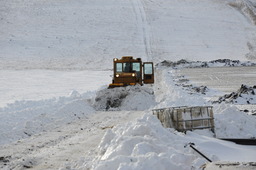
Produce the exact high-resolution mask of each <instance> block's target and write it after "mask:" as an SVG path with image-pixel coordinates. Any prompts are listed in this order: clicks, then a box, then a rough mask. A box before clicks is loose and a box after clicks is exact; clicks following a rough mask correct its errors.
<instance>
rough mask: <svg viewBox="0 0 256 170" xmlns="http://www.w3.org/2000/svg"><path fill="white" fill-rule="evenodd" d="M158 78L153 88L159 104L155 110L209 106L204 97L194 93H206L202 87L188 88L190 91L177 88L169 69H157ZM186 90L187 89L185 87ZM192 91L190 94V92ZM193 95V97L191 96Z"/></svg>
mask: <svg viewBox="0 0 256 170" xmlns="http://www.w3.org/2000/svg"><path fill="white" fill-rule="evenodd" d="M156 72H157V74H158V77H156V78H157V80H156V82H157V83H156V84H155V86H154V88H155V89H154V90H155V96H156V101H157V102H158V103H159V104H158V105H157V106H156V107H155V108H156V109H157V108H165V107H179V106H191V107H192V106H204V105H209V103H208V101H207V100H206V99H205V98H204V97H207V96H206V95H202V94H201V93H195V91H198V90H199V91H200V90H202V92H206V91H207V89H205V88H204V87H202V88H200V87H194V86H191V87H190V91H189V92H188V91H187V90H183V87H182V86H177V85H176V84H177V82H175V81H174V79H176V77H175V75H174V74H173V72H175V70H173V69H171V68H167V69H163V70H162V69H157V70H156ZM186 88H187V87H186ZM193 88H195V89H193ZM191 90H192V92H191ZM191 94H194V95H191Z"/></svg>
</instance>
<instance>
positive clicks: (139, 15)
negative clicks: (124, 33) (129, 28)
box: [131, 0, 153, 61]
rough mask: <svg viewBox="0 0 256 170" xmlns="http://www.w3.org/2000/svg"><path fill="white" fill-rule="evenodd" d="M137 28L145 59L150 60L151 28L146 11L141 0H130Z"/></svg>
mask: <svg viewBox="0 0 256 170" xmlns="http://www.w3.org/2000/svg"><path fill="white" fill-rule="evenodd" d="M131 3H132V7H133V9H134V13H135V15H136V20H137V23H138V28H141V32H142V38H143V44H144V47H145V54H146V58H145V59H144V60H145V61H146V60H148V61H149V60H152V58H153V57H152V48H151V29H150V25H149V23H148V20H147V16H146V12H145V9H144V6H143V2H142V1H141V0H131Z"/></svg>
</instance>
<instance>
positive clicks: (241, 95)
mask: <svg viewBox="0 0 256 170" xmlns="http://www.w3.org/2000/svg"><path fill="white" fill-rule="evenodd" d="M222 102H225V103H234V104H256V85H255V86H253V87H250V86H247V85H243V84H242V85H241V87H240V88H239V89H238V90H237V92H232V93H230V94H225V95H224V96H222V97H220V98H219V99H218V100H217V101H213V103H222Z"/></svg>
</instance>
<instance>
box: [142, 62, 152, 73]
mask: <svg viewBox="0 0 256 170" xmlns="http://www.w3.org/2000/svg"><path fill="white" fill-rule="evenodd" d="M144 74H153V66H152V64H146V63H145V64H144Z"/></svg>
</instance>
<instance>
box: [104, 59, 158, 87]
mask: <svg viewBox="0 0 256 170" xmlns="http://www.w3.org/2000/svg"><path fill="white" fill-rule="evenodd" d="M113 63H114V69H113V70H114V74H113V80H112V83H111V84H109V88H114V87H125V86H129V85H136V84H140V85H143V84H153V83H154V66H153V62H142V61H141V58H136V59H134V58H133V57H132V56H123V57H122V58H121V59H117V58H114V59H113Z"/></svg>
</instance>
